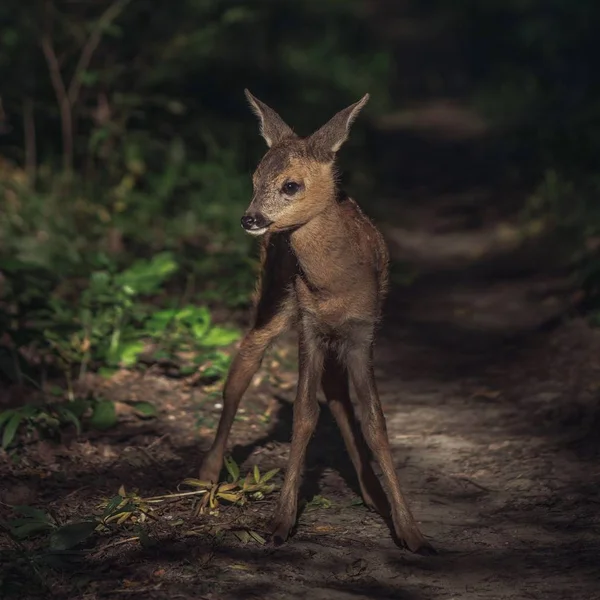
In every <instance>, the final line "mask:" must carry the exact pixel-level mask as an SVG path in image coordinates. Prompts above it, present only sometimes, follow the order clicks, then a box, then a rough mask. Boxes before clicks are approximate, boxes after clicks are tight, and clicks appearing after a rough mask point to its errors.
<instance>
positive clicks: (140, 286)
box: [115, 252, 178, 295]
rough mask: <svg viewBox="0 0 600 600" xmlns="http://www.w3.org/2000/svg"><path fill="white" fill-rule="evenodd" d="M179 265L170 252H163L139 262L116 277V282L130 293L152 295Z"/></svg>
mask: <svg viewBox="0 0 600 600" xmlns="http://www.w3.org/2000/svg"><path fill="white" fill-rule="evenodd" d="M177 269H178V265H177V263H176V262H175V260H174V258H173V255H172V254H171V253H170V252H163V253H160V254H157V255H156V256H154V257H153V258H152V259H151V260H149V261H147V260H139V261H137V262H136V263H134V264H133V265H132V266H131V267H130V268H129V269H126V270H125V271H123V272H121V273H119V274H118V275H116V276H115V282H116V283H117V285H119V286H120V287H122V288H123V289H125V288H129V290H130V293H131V294H132V295H134V294H152V293H153V292H156V291H158V289H159V288H160V286H161V285H162V284H163V282H164V281H166V280H167V279H168V278H169V277H170V276H171V275H173V273H175V271H177Z"/></svg>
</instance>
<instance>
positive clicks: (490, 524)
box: [0, 323, 600, 600]
mask: <svg viewBox="0 0 600 600" xmlns="http://www.w3.org/2000/svg"><path fill="white" fill-rule="evenodd" d="M424 340H426V337H425V336H424V335H422V334H419V333H418V332H417V333H415V332H414V331H410V330H407V329H405V328H401V327H399V326H390V327H388V328H386V329H385V330H384V331H383V335H382V339H381V342H380V344H379V346H378V352H377V375H378V379H379V382H380V388H381V395H382V399H383V402H384V405H385V410H386V413H387V417H388V423H389V434H390V437H391V440H392V444H393V448H394V455H395V458H396V464H397V467H398V471H399V473H400V475H401V478H402V480H403V482H404V486H405V488H406V490H407V492H408V494H409V496H410V497H411V499H412V504H413V506H414V510H415V513H416V515H417V518H418V520H420V522H421V524H422V528H423V530H424V532H425V534H426V535H427V537H429V538H430V539H431V540H432V542H433V543H434V544H435V546H436V548H437V549H438V551H439V555H438V556H435V557H419V556H414V555H411V554H409V553H407V552H405V551H403V550H400V549H398V548H397V547H396V546H395V545H394V544H393V542H392V540H391V538H390V535H389V531H388V529H387V527H386V526H385V525H384V523H383V522H382V520H381V519H380V518H379V517H378V516H377V515H374V514H371V513H369V512H368V511H367V510H366V509H365V508H364V507H363V506H360V505H357V496H356V494H355V492H354V491H353V487H354V485H355V484H354V479H353V476H352V474H351V467H350V465H349V463H348V460H347V458H346V457H345V453H344V450H343V445H342V442H341V439H340V438H339V436H338V434H337V432H336V429H335V426H334V425H333V423H332V421H331V419H330V418H329V415H328V412H327V411H326V410H323V411H322V418H321V421H320V424H319V427H318V431H317V433H316V434H315V438H314V439H313V441H312V443H311V447H310V452H309V458H308V469H307V473H306V477H305V483H304V486H303V493H304V495H305V496H307V497H308V498H311V497H312V496H314V495H315V494H319V495H320V496H322V497H324V498H326V499H327V500H328V501H330V502H331V503H332V506H331V507H329V508H324V507H323V506H322V504H323V501H321V503H320V504H321V506H318V504H319V503H313V504H312V505H309V506H307V508H306V510H305V512H304V513H303V514H302V516H301V518H300V521H299V525H298V530H297V533H296V535H295V536H294V537H293V538H292V539H291V541H290V542H289V543H288V544H287V545H285V546H283V547H281V548H278V549H274V548H270V547H268V546H265V547H261V546H260V545H258V544H255V543H246V544H244V543H242V542H241V541H239V540H238V539H237V538H236V537H235V536H234V535H232V534H231V533H230V532H231V530H233V529H235V528H236V527H239V526H240V525H242V526H245V527H250V528H252V529H253V530H255V531H258V532H264V531H265V530H266V528H267V526H268V522H269V518H270V515H271V511H272V510H273V501H274V498H275V496H273V497H270V498H269V499H268V500H267V501H266V502H264V503H256V504H250V505H249V506H248V507H246V508H244V509H240V508H234V507H230V508H227V509H225V510H223V511H222V513H221V515H220V516H218V517H209V516H205V517H201V518H199V519H193V518H192V517H191V516H190V504H189V503H187V504H186V503H179V504H174V505H172V506H170V507H167V508H166V509H162V510H161V511H159V513H157V514H158V515H159V519H158V521H157V522H156V523H152V524H150V525H148V532H149V534H150V536H151V538H152V539H153V540H154V542H155V544H154V545H153V546H152V547H149V548H144V547H142V546H140V544H139V543H138V542H136V541H135V540H133V541H126V540H128V539H129V538H130V537H131V536H132V531H131V528H129V529H128V528H127V527H124V528H123V529H122V530H119V531H117V532H116V534H114V535H112V536H108V537H106V536H105V537H102V538H100V539H99V540H97V542H96V544H95V545H94V546H93V547H92V548H90V549H89V554H88V555H87V557H86V558H85V560H84V562H83V563H82V564H81V565H80V566H79V567H77V568H76V569H75V570H73V571H69V572H67V573H65V574H64V575H63V576H53V577H51V578H50V579H48V580H47V585H48V587H49V590H51V591H52V592H53V594H54V597H56V598H85V599H87V600H92V599H100V598H111V599H113V598H114V599H116V598H123V597H128V598H138V597H139V598H147V599H149V600H162V599H167V598H168V599H169V600H173V599H177V598H180V599H182V600H188V599H189V600H191V599H192V598H193V599H214V600H216V599H234V598H236V599H237V598H269V599H282V600H291V599H297V598H311V599H312V598H315V599H321V598H322V599H332V600H337V599H346V598H348V599H350V598H354V599H357V598H377V599H383V598H390V599H391V598H399V599H403V598H404V599H414V600H417V599H418V600H421V599H422V600H435V599H438V598H439V599H440V600H441V599H444V600H447V599H450V598H461V599H463V598H465V599H470V598H485V599H504V598H507V599H508V598H511V599H521V598H522V599H538V598H539V599H540V600H542V599H544V600H546V599H554V598H556V599H567V598H568V599H571V598H582V599H583V598H585V599H590V600H593V599H594V598H600V571H599V569H598V560H597V557H598V552H599V551H600V518H599V507H600V496H599V494H598V489H600V465H599V462H598V452H597V448H598V446H599V444H598V443H597V441H596V439H595V435H594V432H595V431H597V424H598V421H597V419H596V414H597V398H598V391H597V390H598V387H599V386H598V384H599V383H600V379H599V377H600V365H598V364H597V363H598V361H597V358H596V357H597V356H598V355H599V354H598V349H599V347H600V340H599V339H598V336H597V335H596V334H595V333H594V332H592V331H590V330H589V329H588V328H587V327H586V326H585V325H583V324H581V323H571V324H570V325H567V326H564V327H562V328H560V329H559V330H558V331H556V332H553V333H550V334H543V335H541V334H540V336H537V338H534V339H531V340H530V341H529V342H528V343H527V344H525V345H523V344H520V349H519V350H518V352H517V351H516V350H514V349H511V348H510V347H508V348H504V349H503V351H501V352H500V351H499V350H498V348H494V349H490V348H488V349H487V350H486V349H485V347H478V348H475V347H471V350H472V351H471V352H468V351H467V350H468V349H463V350H462V351H460V352H459V351H457V350H456V349H455V350H454V351H451V349H448V348H444V347H442V346H441V345H439V344H437V343H436V344H429V345H427V344H425V342H424ZM284 346H285V345H284ZM269 371H270V372H271V373H276V374H277V375H278V376H279V383H278V384H277V385H276V386H274V385H272V384H269V383H265V382H263V383H262V384H259V385H257V386H255V387H254V388H253V389H252V391H251V392H250V393H249V395H248V397H247V399H246V400H245V405H244V408H245V413H242V419H246V420H240V421H238V422H237V423H236V424H235V426H234V431H233V435H232V439H231V447H233V448H234V457H236V458H237V459H238V460H239V461H240V462H241V461H244V467H246V468H250V467H251V466H252V465H254V464H258V465H260V466H261V469H267V468H272V467H274V466H276V467H285V460H286V455H287V449H288V445H287V441H288V439H289V432H290V416H291V404H290V402H289V401H290V400H291V399H292V398H293V387H292V385H293V383H294V373H293V371H289V372H288V371H287V370H285V371H284V369H283V368H282V366H281V364H274V363H272V362H270V361H267V364H266V367H265V369H264V370H263V372H264V373H267V372H269ZM111 390H112V392H111V393H112V395H113V397H119V396H127V397H130V398H131V397H135V396H137V397H140V396H141V395H143V396H145V397H146V398H151V399H152V401H153V402H155V403H156V404H157V405H158V406H160V408H161V414H160V418H159V419H158V420H157V421H155V422H154V423H150V424H145V425H139V424H137V425H135V424H133V423H132V424H131V426H129V425H128V424H127V421H125V423H124V424H123V425H122V426H120V427H119V428H117V430H115V431H114V432H112V433H111V434H103V435H100V436H96V437H95V438H89V439H87V440H79V441H66V442H65V445H64V446H52V445H49V444H47V443H43V444H40V443H38V444H35V445H32V446H31V447H30V448H29V449H28V450H27V451H26V453H25V455H24V457H23V460H22V462H21V463H20V464H12V463H10V462H9V461H6V462H4V464H3V466H2V475H3V481H4V482H5V484H6V485H5V486H3V487H4V492H3V493H2V498H0V499H1V500H2V501H3V502H7V503H23V504H31V505H34V506H40V507H45V508H47V509H48V508H50V509H52V510H53V511H54V512H55V514H57V515H58V516H59V517H61V518H63V519H66V520H69V519H73V518H75V517H77V516H78V515H79V516H81V515H84V514H89V513H90V512H92V511H93V510H94V507H95V506H96V504H97V503H98V501H99V500H100V499H101V498H102V497H103V496H109V495H112V494H114V493H115V491H116V490H117V489H118V486H119V485H121V484H125V485H126V487H127V488H128V489H131V488H133V487H137V488H138V489H139V493H140V495H142V496H145V497H148V496H152V495H156V494H160V493H165V492H166V491H168V490H173V489H174V487H175V486H176V484H177V483H178V482H179V481H181V480H182V478H183V477H187V476H190V475H193V473H194V469H195V461H196V458H197V450H196V448H197V447H198V446H197V445H198V434H197V429H196V422H195V421H194V417H196V418H199V419H200V423H201V424H203V425H204V429H202V428H201V431H205V433H206V435H207V437H208V436H209V431H210V430H211V428H212V424H213V423H214V419H215V418H216V417H217V415H218V413H219V409H218V406H217V407H215V406H214V403H215V401H214V400H211V401H209V400H207V399H206V396H205V395H204V394H202V393H199V392H198V391H195V390H194V389H191V390H190V389H186V388H185V386H184V385H183V384H181V383H180V382H173V381H171V380H168V379H165V378H161V377H156V376H146V377H145V378H129V379H125V380H123V381H122V382H120V383H118V384H116V383H115V384H113V385H112V387H111ZM270 411H272V413H271V417H270V421H269V419H268V418H266V417H267V416H268V415H269V412H270ZM259 415H262V419H261V420H259V419H257V418H256V417H257V416H259ZM266 421H269V422H266ZM586 433H587V435H586ZM200 443H201V444H204V445H206V443H207V441H206V440H205V441H204V442H202V441H201V442H200ZM242 470H244V469H242ZM278 481H280V479H279V480H278ZM315 504H316V505H315ZM215 524H219V526H220V528H221V532H216V533H215V531H216V530H215V528H214V526H215ZM20 597H21V598H24V597H49V592H48V591H46V592H44V593H40V594H39V595H34V594H33V592H31V593H30V592H29V591H28V592H27V593H25V594H23V593H21V594H20Z"/></svg>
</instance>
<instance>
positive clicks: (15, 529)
mask: <svg viewBox="0 0 600 600" xmlns="http://www.w3.org/2000/svg"><path fill="white" fill-rule="evenodd" d="M49 529H52V525H51V524H50V523H45V522H42V521H27V522H26V523H22V524H19V525H12V526H11V527H10V532H11V533H12V535H14V536H15V537H16V538H18V539H20V540H24V539H26V538H28V537H32V536H34V535H35V534H37V533H41V532H42V531H47V530H49Z"/></svg>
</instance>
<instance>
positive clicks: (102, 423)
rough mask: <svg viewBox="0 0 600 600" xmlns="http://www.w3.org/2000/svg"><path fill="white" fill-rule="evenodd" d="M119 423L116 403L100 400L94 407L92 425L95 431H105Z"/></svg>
mask: <svg viewBox="0 0 600 600" xmlns="http://www.w3.org/2000/svg"><path fill="white" fill-rule="evenodd" d="M116 422H117V411H116V408H115V403H114V402H111V401H110V400H100V401H99V402H97V403H96V405H95V406H94V411H93V413H92V417H91V418H90V425H91V426H92V427H93V428H94V429H99V430H101V431H102V430H105V429H110V428H111V427H114V425H115V424H116Z"/></svg>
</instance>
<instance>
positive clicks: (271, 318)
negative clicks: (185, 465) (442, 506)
mask: <svg viewBox="0 0 600 600" xmlns="http://www.w3.org/2000/svg"><path fill="white" fill-rule="evenodd" d="M247 96H248V98H249V101H250V103H251V105H252V107H253V109H254V111H255V112H256V114H257V115H258V117H259V119H261V133H262V134H263V137H265V139H266V141H267V143H268V144H269V146H270V149H269V151H268V152H267V153H266V155H265V156H264V158H263V160H262V161H261V162H260V164H259V166H258V168H257V169H256V172H255V173H254V176H253V183H254V197H253V199H252V202H251V204H250V207H249V208H248V211H247V214H253V215H258V214H260V215H261V218H263V217H264V219H265V220H266V222H268V223H269V226H268V229H267V231H266V233H265V234H264V237H263V239H262V245H261V264H262V269H261V276H260V279H259V282H258V287H257V293H256V299H255V317H254V324H253V327H252V329H251V330H250V331H249V332H248V334H247V335H246V337H245V338H244V340H243V341H242V343H241V347H240V350H239V352H238V354H237V356H236V357H235V358H234V360H233V363H232V366H231V369H230V372H229V375H228V378H227V381H226V383H225V388H224V392H223V397H224V403H223V413H222V415H221V419H220V422H219V427H218V430H217V434H216V437H215V440H214V442H213V445H212V447H211V449H210V450H209V452H208V454H207V455H206V457H205V459H204V461H203V465H202V469H201V472H200V478H201V479H203V480H210V481H216V480H217V479H218V476H219V472H220V470H221V467H222V464H223V458H224V451H225V446H226V444H227V438H228V435H229V431H230V428H231V425H232V423H233V419H234V417H235V414H236V411H237V408H238V406H239V402H240V400H241V398H242V395H243V394H244V392H245V391H246V389H247V387H248V385H249V383H250V381H251V379H252V377H253V376H254V374H255V373H256V371H257V369H258V368H259V366H260V363H261V361H262V358H263V355H264V353H265V351H266V349H267V348H268V346H269V345H270V344H271V342H272V341H273V340H274V339H275V338H276V337H277V336H278V335H280V334H281V333H283V332H284V331H286V330H287V329H288V328H290V327H292V326H294V325H295V326H297V328H298V332H299V377H298V390H297V396H296V401H295V404H294V420H293V432H292V444H291V449H290V457H289V463H288V469H287V471H286V474H285V478H284V482H283V486H282V489H281V494H280V498H279V503H278V507H277V511H276V514H275V518H274V524H273V538H274V540H275V541H279V542H282V541H284V540H286V539H287V537H288V535H289V533H290V531H291V529H292V527H293V526H294V524H295V521H296V517H297V495H298V486H299V481H300V474H301V471H302V467H303V464H304V458H305V453H306V447H307V445H308V441H309V439H310V437H311V435H312V433H313V431H314V428H315V426H316V422H317V418H318V414H319V405H318V402H317V390H318V387H319V385H321V386H322V388H323V391H324V393H325V397H326V399H327V402H328V404H329V407H330V409H331V411H332V414H333V416H334V418H335V419H336V422H337V423H338V426H339V427H340V431H341V433H342V436H343V438H344V441H345V444H346V447H347V450H348V453H349V455H350V458H351V460H352V463H353V464H354V467H355V469H356V472H357V475H358V480H359V484H360V487H361V491H362V494H363V497H364V500H365V502H366V504H367V505H368V506H369V507H371V508H373V509H375V510H378V511H379V512H380V513H381V514H383V515H384V516H387V515H388V514H389V510H390V507H391V516H392V522H393V527H394V532H395V534H396V535H397V538H398V540H400V541H401V542H402V543H403V544H405V545H406V546H407V547H408V548H410V549H411V550H413V551H415V552H417V551H421V552H422V551H427V550H431V547H430V546H429V544H428V543H427V542H426V541H425V539H424V538H423V536H422V534H421V532H420V531H419V528H418V526H417V524H416V523H415V521H414V519H413V516H412V514H411V512H410V509H409V507H408V505H407V503H406V501H405V500H404V497H403V495H402V492H401V490H400V484H399V481H398V477H397V475H396V472H395V469H394V465H393V461H392V455H391V452H390V447H389V441H388V437H387V432H386V425H385V418H384V415H383V411H382V409H381V404H380V401H379V397H378V394H377V387H376V384H375V378H374V374H373V366H372V354H373V342H374V333H375V327H376V324H377V321H378V320H379V318H380V314H381V307H382V303H383V300H384V297H385V294H386V291H387V284H388V253H387V248H386V245H385V242H384V240H383V237H382V235H381V234H380V232H379V231H378V230H377V228H376V227H375V226H374V225H373V223H372V222H371V221H370V220H369V219H368V218H367V217H366V216H365V215H364V214H363V213H362V211H361V210H360V208H359V207H358V205H357V204H356V202H354V200H352V199H350V198H348V197H347V196H345V195H344V194H342V193H341V192H340V191H339V190H338V187H337V183H336V176H335V166H334V158H335V152H336V151H337V149H339V147H340V146H341V145H342V143H343V142H344V140H345V139H346V138H347V135H348V130H349V127H350V124H351V123H352V121H353V120H354V118H355V117H356V115H357V114H358V111H359V110H360V108H362V106H363V105H364V104H365V103H366V99H367V98H368V97H367V96H366V97H365V98H363V100H361V101H360V102H358V103H356V104H354V105H352V106H350V107H348V108H347V109H345V110H343V111H340V113H338V114H337V115H336V116H335V117H333V119H331V120H330V121H329V122H328V123H327V124H326V125H324V126H323V127H322V128H321V129H319V130H318V131H317V132H316V133H315V134H313V136H310V137H309V138H307V139H301V138H299V137H297V136H295V135H294V134H293V133H292V130H291V129H290V128H289V127H288V126H287V125H286V124H285V123H284V122H283V120H282V119H281V117H279V115H277V113H275V111H273V110H272V109H270V108H269V107H267V106H266V105H265V104H263V103H262V102H260V101H258V100H257V99H256V98H254V97H253V96H251V95H250V94H249V93H247ZM290 180H291V181H295V182H298V183H300V184H301V188H300V189H299V191H298V192H297V193H295V194H294V195H293V196H292V197H288V196H286V194H285V193H284V190H283V187H282V186H283V185H284V183H285V182H286V181H290ZM350 381H352V384H353V386H354V388H355V391H356V395H357V398H358V402H359V406H360V409H361V419H360V425H359V424H358V422H357V420H356V417H355V415H354V409H353V405H352V402H351V400H350V395H349V382H350ZM369 450H370V451H371V452H372V453H373V455H374V457H375V458H376V460H377V461H378V462H379V465H380V467H381V470H382V473H383V479H384V482H385V486H386V488H387V497H388V499H389V504H388V502H387V501H386V497H385V495H384V494H383V493H382V489H381V486H380V484H379V482H378V479H377V477H376V476H375V473H374V471H373V469H372V467H371V464H370V456H369Z"/></svg>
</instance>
